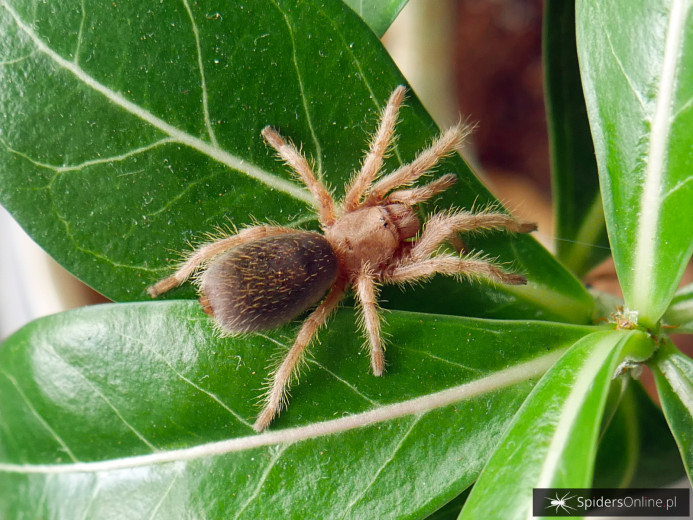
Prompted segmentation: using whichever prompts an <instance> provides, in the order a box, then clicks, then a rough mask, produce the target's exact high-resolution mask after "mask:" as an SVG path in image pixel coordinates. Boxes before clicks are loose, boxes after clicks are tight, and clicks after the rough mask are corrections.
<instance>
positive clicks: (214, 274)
mask: <svg viewBox="0 0 693 520" xmlns="http://www.w3.org/2000/svg"><path fill="white" fill-rule="evenodd" d="M337 272H338V264H337V258H336V257H335V254H334V252H333V251H332V248H331V247H330V245H329V243H328V242H327V240H325V238H324V237H323V236H322V235H319V234H317V233H310V232H307V231H297V232H296V233H291V234H288V235H281V236H277V237H268V238H263V239H260V240H256V241H254V242H250V243H247V244H243V245H241V246H238V247H235V248H233V249H231V250H229V251H227V252H226V253H224V254H222V255H220V256H219V257H217V258H215V259H214V260H212V262H210V264H209V267H208V268H207V269H206V270H205V272H204V274H203V275H202V280H201V284H200V289H201V293H202V295H201V298H200V300H201V301H202V303H203V306H204V307H205V310H206V311H207V312H209V313H210V314H212V315H213V316H214V318H215V319H216V321H217V323H218V324H219V325H220V326H221V328H222V329H224V330H226V331H228V332H230V333H234V332H253V331H257V330H263V329H270V328H272V327H277V326H279V325H282V324H284V323H286V322H288V321H290V320H291V319H292V318H295V317H296V316H298V315H299V314H301V312H303V311H304V310H305V309H307V308H308V307H310V306H311V305H313V304H315V303H317V302H318V301H319V300H320V299H321V298H322V296H323V295H324V294H325V292H326V291H327V289H329V288H330V286H331V285H332V284H333V283H334V281H335V279H336V277H337Z"/></svg>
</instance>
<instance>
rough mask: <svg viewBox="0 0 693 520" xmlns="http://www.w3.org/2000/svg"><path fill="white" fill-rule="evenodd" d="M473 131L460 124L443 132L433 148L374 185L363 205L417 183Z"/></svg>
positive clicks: (371, 203) (380, 200) (368, 204)
mask: <svg viewBox="0 0 693 520" xmlns="http://www.w3.org/2000/svg"><path fill="white" fill-rule="evenodd" d="M471 129H472V127H471V126H467V125H463V124H458V125H456V126H453V127H452V128H449V129H448V130H446V131H445V132H443V134H442V135H441V136H440V137H438V139H436V140H435V141H434V142H433V144H431V146H429V147H428V148H427V149H425V150H424V151H423V152H421V153H420V154H419V155H418V156H417V157H416V158H415V159H414V160H413V161H412V162H410V163H407V164H405V165H403V166H401V167H400V168H398V169H397V170H395V171H394V172H392V173H390V174H389V175H386V176H385V177H383V178H381V179H380V180H379V181H377V182H376V183H375V184H373V186H372V187H371V189H370V191H369V193H368V195H367V196H366V199H365V200H364V201H363V204H362V205H363V206H373V205H376V204H379V203H381V202H382V201H383V199H384V198H385V196H386V195H387V194H388V193H389V192H390V191H391V190H393V189H395V188H398V187H400V186H408V185H410V184H412V183H413V182H415V181H416V180H417V179H418V178H419V177H421V176H422V175H423V174H425V173H426V172H428V171H429V170H430V169H431V168H433V166H435V164H436V163H437V162H438V161H439V160H440V159H442V158H443V157H445V156H446V155H449V154H451V153H452V152H454V151H455V149H456V148H457V147H459V146H460V144H462V141H463V140H464V138H465V137H466V136H467V135H468V134H469V133H470V132H471Z"/></svg>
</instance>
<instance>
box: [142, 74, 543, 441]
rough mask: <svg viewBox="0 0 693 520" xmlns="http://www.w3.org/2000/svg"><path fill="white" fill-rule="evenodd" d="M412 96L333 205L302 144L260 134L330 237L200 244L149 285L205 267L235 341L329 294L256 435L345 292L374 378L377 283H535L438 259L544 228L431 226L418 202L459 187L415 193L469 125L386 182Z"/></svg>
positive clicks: (274, 389)
mask: <svg viewBox="0 0 693 520" xmlns="http://www.w3.org/2000/svg"><path fill="white" fill-rule="evenodd" d="M404 94H405V88H404V87H402V86H399V87H397V88H396V89H395V90H394V92H393V93H392V95H391V96H390V99H389V101H388V103H387V106H386V107H385V109H384V110H383V113H382V115H381V120H380V125H379V127H378V131H377V133H376V134H375V135H374V136H373V139H372V141H371V144H370V149H369V150H368V154H367V155H366V157H365V159H364V161H363V165H362V167H361V171H360V172H359V173H358V174H357V175H356V176H355V177H354V178H353V179H352V180H351V182H350V184H349V186H348V187H347V189H346V194H345V196H344V200H342V202H341V204H337V203H336V202H335V201H334V199H333V198H332V196H331V195H330V193H329V191H328V190H327V189H326V188H325V186H323V184H322V183H321V182H320V181H319V180H317V178H316V177H315V174H314V173H313V171H312V169H311V167H310V166H309V164H308V162H307V161H306V159H305V157H304V156H303V155H302V154H301V153H300V152H299V151H298V150H297V149H296V148H295V147H294V146H293V145H292V144H290V143H287V142H286V141H284V139H282V137H281V136H280V135H279V134H278V133H277V132H275V131H274V130H273V129H272V128H270V127H266V128H265V129H264V130H263V131H262V135H263V137H264V138H265V139H266V141H267V142H268V143H269V144H270V145H271V146H272V147H273V148H274V149H275V150H276V151H277V153H278V154H279V156H280V157H281V158H282V159H283V160H284V161H286V163H287V164H288V165H289V166H291V168H293V170H294V171H295V172H296V174H297V175H298V177H299V178H300V179H301V181H303V183H304V184H305V185H306V186H307V187H308V189H309V190H310V192H311V194H312V195H313V197H315V200H316V201H317V206H318V212H319V213H318V217H319V220H320V225H321V227H322V230H323V232H324V234H322V235H321V234H319V233H314V232H309V231H301V230H296V229H289V228H285V227H279V226H254V227H250V228H247V229H244V230H242V231H240V232H239V233H238V234H236V235H233V236H228V237H225V238H222V239H219V240H217V241H214V242H211V243H207V244H204V245H202V246H201V247H199V248H198V249H196V250H195V251H193V252H192V253H191V254H190V256H189V257H188V259H187V261H185V263H183V264H182V266H181V267H180V269H178V271H176V272H175V273H174V274H173V275H172V276H169V277H168V278H165V279H164V280H161V281H160V282H158V283H157V284H155V285H153V286H151V287H150V288H149V294H150V295H151V296H157V295H159V294H161V293H164V292H166V291H168V290H170V289H173V288H174V287H177V286H178V285H180V284H181V283H183V282H184V281H185V280H187V279H188V278H189V277H190V276H191V275H193V274H194V273H195V272H196V271H197V270H200V269H204V270H203V271H202V272H201V273H200V275H199V277H198V281H199V288H200V303H201V304H202V306H203V308H204V310H205V312H207V313H208V314H210V315H211V316H213V317H214V319H215V320H216V323H217V325H218V327H219V328H221V330H222V331H223V332H225V333H228V334H235V333H244V332H253V331H258V330H263V329H268V328H272V327H276V326H279V325H282V324H284V323H287V322H288V321H290V320H291V319H293V318H295V317H296V316H298V315H299V314H300V313H302V312H303V311H304V310H306V309H307V308H308V307H310V306H311V305H314V304H315V303H317V302H318V301H320V299H321V298H322V297H323V295H324V294H325V292H327V291H328V289H329V292H328V293H327V296H326V297H325V298H324V299H323V300H322V303H320V305H318V307H317V308H316V309H315V310H314V311H313V312H312V313H311V314H310V315H309V316H308V318H306V320H305V321H304V322H303V325H302V327H301V329H300V330H299V332H298V336H297V337H296V340H295V342H294V344H293V346H292V347H291V350H290V351H289V353H288V354H287V355H286V357H285V358H284V360H283V362H282V363H281V365H280V366H279V367H278V368H277V369H276V370H275V372H274V374H273V375H272V379H271V383H270V387H269V392H268V394H267V399H266V401H265V407H264V409H263V410H262V412H261V413H260V416H259V417H258V419H257V422H256V423H255V425H254V427H255V429H256V430H257V431H262V430H264V429H265V428H266V427H267V426H268V425H269V424H270V422H271V421H272V420H273V419H274V417H275V416H276V415H277V413H278V412H279V410H280V408H281V406H282V404H283V403H284V401H285V399H286V392H287V389H288V386H289V383H290V382H291V379H292V375H294V373H295V370H296V366H297V364H298V363H299V361H300V360H301V356H302V354H303V351H304V350H305V348H306V347H307V346H308V344H309V343H310V341H311V339H312V338H313V336H314V335H315V332H316V331H317V329H318V328H319V327H320V326H321V325H323V324H324V323H325V321H326V320H327V318H328V317H329V316H330V314H331V313H332V312H334V310H335V309H336V307H337V304H338V303H339V301H340V300H341V298H342V296H343V295H344V292H345V290H346V289H347V287H349V286H351V287H353V290H354V293H355V296H356V300H357V302H358V305H359V308H360V311H361V314H362V317H363V327H364V329H365V333H366V335H367V337H368V344H369V345H370V357H371V367H372V369H373V374H374V375H376V376H380V375H382V373H383V369H384V366H385V360H384V357H383V342H382V338H381V334H380V318H379V313H378V303H377V294H378V285H379V284H384V283H402V282H411V281H416V280H422V279H426V278H430V277H431V276H433V275H434V274H436V273H440V274H446V275H464V276H467V277H481V278H488V279H491V280H493V281H497V282H502V283H506V284H524V283H526V280H525V278H524V277H523V276H520V275H518V274H513V273H507V272H505V271H503V270H501V269H500V268H499V267H497V266H496V265H494V264H492V263H489V262H488V261H485V260H483V259H481V258H479V257H474V256H468V257H465V256H461V255H453V254H447V253H445V254H436V255H434V253H435V252H436V250H437V249H438V248H439V246H440V245H441V244H442V243H443V242H446V241H447V242H451V243H452V244H453V245H454V244H458V245H459V239H458V237H457V233H458V232H461V231H473V230H478V229H498V228H505V229H507V230H509V231H512V232H519V233H525V232H529V231H533V230H534V229H536V226H535V225H534V224H528V223H520V222H517V221H515V220H514V219H513V218H512V217H510V216H508V215H504V214H502V213H494V212H491V211H488V210H487V211H483V212H480V213H472V212H468V211H454V212H444V213H437V214H435V215H433V216H432V217H431V218H429V219H428V221H427V222H426V226H425V228H424V229H423V231H421V224H420V223H419V219H418V218H417V216H416V212H415V211H414V208H413V206H414V205H415V204H417V203H419V202H423V201H425V200H428V199H430V198H431V197H433V196H434V195H436V194H438V193H440V192H442V191H443V190H446V189H448V188H450V187H451V186H452V185H453V184H454V183H455V182H456V180H457V177H456V176H455V175H453V174H447V175H443V176H442V177H440V178H439V179H437V180H434V181H433V182H430V183H428V184H425V185H423V186H418V187H410V186H411V185H412V184H413V183H414V182H415V181H416V180H417V179H418V178H419V177H421V176H422V175H424V174H425V173H426V172H427V171H429V170H430V169H431V168H432V167H433V166H434V165H435V164H436V163H437V162H438V161H439V160H440V159H441V158H442V157H444V156H446V155H448V154H450V153H452V152H453V151H454V150H455V148H456V147H457V146H458V145H459V144H460V143H461V141H462V139H463V138H464V137H465V136H466V135H467V133H468V128H467V127H465V126H463V125H458V126H455V127H453V128H451V129H449V130H447V131H446V132H444V133H443V134H442V135H441V136H440V137H439V138H438V139H437V140H436V141H434V142H433V144H432V145H431V146H430V147H429V148H428V149H426V150H424V151H423V152H422V153H421V154H419V155H418V156H417V157H416V158H415V159H414V160H413V161H412V162H411V163H409V164H405V165H403V166H401V167H400V168H399V169H397V170H396V171H394V172H393V173H390V174H388V175H385V176H383V177H381V178H380V179H378V180H377V181H376V178H377V177H378V174H379V173H380V169H381V166H382V163H383V158H384V156H385V154H386V152H387V150H388V148H389V146H390V143H391V141H392V137H393V132H394V127H395V124H396V122H397V114H398V112H399V108H400V105H401V104H402V100H403V99H404ZM420 231H421V232H420ZM202 266H205V267H202Z"/></svg>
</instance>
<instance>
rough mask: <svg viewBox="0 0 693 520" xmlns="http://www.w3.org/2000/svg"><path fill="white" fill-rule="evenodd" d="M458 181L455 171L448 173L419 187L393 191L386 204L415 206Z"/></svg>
mask: <svg viewBox="0 0 693 520" xmlns="http://www.w3.org/2000/svg"><path fill="white" fill-rule="evenodd" d="M456 182H457V175H455V174H454V173H447V174H445V175H443V176H442V177H440V178H438V179H436V180H434V181H432V182H429V183H428V184H424V185H423V186H419V187H417V188H411V189H408V190H397V191H393V192H392V193H390V194H389V195H388V196H387V199H385V203H386V204H406V205H408V206H413V205H414V204H419V203H420V202H424V201H427V200H428V199H431V198H433V197H435V196H436V195H438V194H439V193H440V192H442V191H445V190H447V189H448V188H451V187H452V186H453V185H454V184H455V183H456Z"/></svg>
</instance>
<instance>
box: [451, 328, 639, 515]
mask: <svg viewBox="0 0 693 520" xmlns="http://www.w3.org/2000/svg"><path fill="white" fill-rule="evenodd" d="M652 350H653V342H652V340H651V339H650V338H649V336H647V335H646V334H644V333H642V332H639V331H620V332H619V331H612V330H607V331H599V332H594V333H593V334H590V335H589V336H586V337H584V338H582V339H581V340H580V341H578V342H577V343H576V344H575V345H573V347H572V348H571V349H570V350H569V351H568V352H567V353H566V354H565V355H564V356H563V357H562V358H561V359H560V361H559V362H558V363H556V365H555V366H554V367H553V368H552V369H551V370H550V371H549V372H547V373H546V374H545V375H544V377H543V378H542V379H541V381H540V382H539V383H538V384H537V386H536V387H535V388H534V389H533V390H532V393H531V394H530V396H529V397H528V398H527V399H526V400H525V402H524V404H523V405H522V408H521V409H520V411H518V413H517V415H516V416H515V418H514V419H513V422H512V425H511V426H509V427H508V430H507V431H506V433H505V434H504V436H503V439H502V440H501V441H500V444H499V447H498V449H496V451H495V452H494V453H493V455H492V457H491V459H490V460H489V462H488V464H487V465H486V467H485V468H484V470H483V472H482V474H481V476H480V477H479V480H478V481H477V483H476V484H475V485H474V489H473V490H472V492H471V494H470V496H469V499H468V500H467V503H466V504H465V506H464V509H463V510H462V515H461V517H460V518H463V519H466V518H470V519H472V518H504V519H512V518H529V517H531V516H532V489H533V488H554V487H555V488H567V487H576V488H586V487H590V485H591V484H592V476H593V475H592V471H593V467H594V459H595V456H596V453H597V441H598V436H599V432H600V427H601V419H602V412H603V410H604V404H605V402H606V398H607V394H608V393H609V389H610V385H611V382H612V380H613V377H614V374H615V372H616V369H617V367H618V366H619V363H621V362H622V361H623V360H624V358H632V359H634V360H635V359H639V360H642V359H643V358H645V357H648V356H649V355H650V354H651V353H652ZM499 496H502V497H503V500H499V499H498V497H499Z"/></svg>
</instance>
